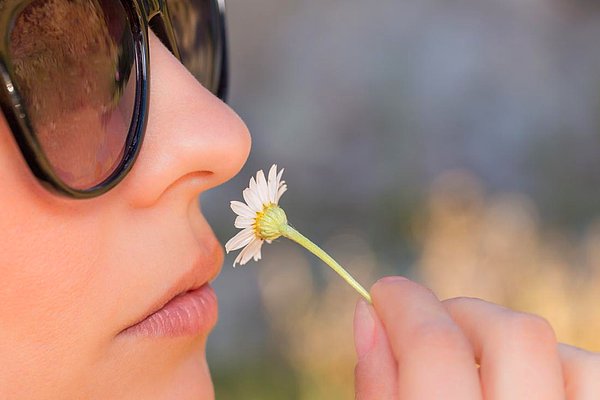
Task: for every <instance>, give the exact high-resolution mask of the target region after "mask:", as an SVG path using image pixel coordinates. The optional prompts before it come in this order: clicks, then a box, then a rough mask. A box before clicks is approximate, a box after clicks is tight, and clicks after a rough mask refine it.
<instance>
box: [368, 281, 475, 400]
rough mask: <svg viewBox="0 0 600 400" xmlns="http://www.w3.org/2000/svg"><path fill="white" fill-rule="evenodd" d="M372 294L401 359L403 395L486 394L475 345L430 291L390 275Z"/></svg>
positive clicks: (465, 397) (467, 399) (468, 399)
mask: <svg viewBox="0 0 600 400" xmlns="http://www.w3.org/2000/svg"><path fill="white" fill-rule="evenodd" d="M371 295H372V297H373V305H374V307H375V310H376V311H377V314H378V315H379V317H380V318H381V321H382V323H383V325H384V327H385V330H386V333H387V336H388V339H389V342H390V346H391V348H392V353H393V355H394V357H395V359H396V361H397V363H398V386H399V387H398V393H399V398H401V399H405V398H406V399H423V400H426V399H448V400H451V399H457V400H458V399H460V400H474V399H481V398H482V397H481V396H482V395H481V388H480V384H479V377H478V372H477V367H476V364H475V357H474V353H473V349H472V348H471V346H470V344H469V342H468V340H467V338H466V337H465V336H464V335H463V334H462V332H461V330H460V329H459V328H458V326H457V325H456V324H455V323H454V321H453V320H452V318H451V317H450V315H449V314H448V312H447V311H446V310H445V308H444V307H443V306H442V304H441V303H440V301H439V300H438V299H437V298H436V297H435V295H434V294H433V293H432V292H431V291H429V290H428V289H426V288H424V287H422V286H420V285H418V284H416V283H414V282H411V281H409V280H407V279H405V278H402V277H388V278H384V279H381V280H379V281H378V282H377V283H375V285H373V287H372V289H371Z"/></svg>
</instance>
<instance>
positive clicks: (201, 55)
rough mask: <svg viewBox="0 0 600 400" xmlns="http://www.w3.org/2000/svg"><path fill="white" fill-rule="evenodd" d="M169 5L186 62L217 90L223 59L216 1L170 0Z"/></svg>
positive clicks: (186, 64) (204, 81) (197, 75)
mask: <svg viewBox="0 0 600 400" xmlns="http://www.w3.org/2000/svg"><path fill="white" fill-rule="evenodd" d="M167 7H168V12H169V16H170V20H171V23H172V24H173V31H174V32H175V38H176V40H177V47H178V49H179V54H180V56H181V61H182V63H183V65H185V67H186V68H187V69H188V70H189V71H190V72H191V73H192V75H194V76H195V77H196V79H198V80H199V81H200V83H202V85H204V87H206V88H207V89H209V90H210V91H212V92H213V93H215V91H216V90H217V87H218V83H219V82H218V80H219V76H218V74H219V72H220V62H221V60H220V54H218V53H217V51H218V49H217V48H216V43H217V37H218V32H217V27H216V25H215V21H217V17H218V10H217V9H216V4H215V2H214V1H190V0H167Z"/></svg>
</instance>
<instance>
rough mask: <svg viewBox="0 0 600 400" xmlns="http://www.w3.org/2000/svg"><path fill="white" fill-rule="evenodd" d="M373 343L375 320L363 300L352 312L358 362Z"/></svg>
mask: <svg viewBox="0 0 600 400" xmlns="http://www.w3.org/2000/svg"><path fill="white" fill-rule="evenodd" d="M374 343H375V320H374V319H373V315H372V314H371V310H370V308H369V306H368V305H367V302H366V301H364V300H362V299H361V300H359V301H358V304H357V305H356V310H355V312H354V347H355V348H356V355H357V356H358V359H359V360H360V359H361V358H363V357H364V356H365V355H366V354H367V353H368V352H369V351H370V350H371V348H372V347H373V344H374Z"/></svg>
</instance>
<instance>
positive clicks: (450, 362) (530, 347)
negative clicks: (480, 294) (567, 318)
mask: <svg viewBox="0 0 600 400" xmlns="http://www.w3.org/2000/svg"><path fill="white" fill-rule="evenodd" d="M371 296H372V298H373V306H370V305H367V303H366V302H364V301H363V300H360V301H359V303H358V304H357V307H356V312H355V318H354V330H355V334H354V337H355V345H356V350H357V354H358V363H357V365H356V369H355V378H356V381H355V385H356V399H358V400H429V399H431V400H440V399H443V400H478V399H486V400H521V399H523V400H536V399H540V400H554V399H556V400H564V399H565V398H566V399H569V400H587V399H590V400H592V399H596V400H597V399H600V355H598V354H595V353H591V352H587V351H585V350H581V349H578V348H576V347H573V346H569V345H565V344H560V343H557V341H556V337H555V335H554V331H553V329H552V327H551V326H550V325H549V324H548V322H546V320H544V319H543V318H541V317H538V316H536V315H531V314H526V313H521V312H515V311H512V310H509V309H507V308H504V307H501V306H498V305H495V304H491V303H488V302H485V301H483V300H479V299H472V298H455V299H449V300H445V301H439V300H438V299H437V298H436V297H435V295H434V294H433V293H432V292H431V291H429V290H428V289H426V288H424V287H422V286H420V285H418V284H416V283H414V282H411V281H409V280H407V279H404V278H401V277H387V278H383V279H381V280H379V281H378V282H377V283H375V285H374V286H373V287H372V289H371Z"/></svg>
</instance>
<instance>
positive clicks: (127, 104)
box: [10, 0, 136, 190]
mask: <svg viewBox="0 0 600 400" xmlns="http://www.w3.org/2000/svg"><path fill="white" fill-rule="evenodd" d="M133 46H134V45H133V38H132V36H131V29H130V26H129V22H128V20H127V14H126V12H125V10H124V9H123V6H122V5H121V3H120V2H119V1H117V0H102V1H97V0H36V1H33V2H31V3H30V4H29V5H28V6H27V7H26V8H25V9H24V10H23V11H22V12H21V13H20V14H19V15H18V17H17V19H16V21H15V24H14V28H13V30H12V31H11V34H10V52H11V60H12V68H13V70H14V76H13V79H14V80H15V82H16V84H17V87H18V89H19V92H20V95H21V97H22V98H23V101H24V103H25V107H26V111H27V115H28V117H29V119H30V121H31V124H32V126H33V128H34V133H35V135H36V137H37V139H38V141H39V143H40V146H41V148H42V149H43V151H44V154H45V155H46V157H47V159H48V161H49V162H50V164H51V166H52V168H53V169H54V172H55V173H56V175H58V177H59V178H60V179H61V180H63V181H64V182H65V183H66V184H67V185H69V186H70V187H72V188H74V189H80V190H82V189H89V188H91V187H92V186H95V185H97V184H99V183H101V182H102V181H104V180H105V179H106V178H107V177H108V176H109V175H110V174H111V173H112V172H113V171H114V170H115V168H116V167H117V166H118V165H119V163H120V162H121V159H122V158H123V152H124V148H125V142H126V138H127V134H128V131H129V126H130V124H131V120H132V115H133V110H134V101H135V90H136V88H135V68H134V67H135V56H134V47H133Z"/></svg>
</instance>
